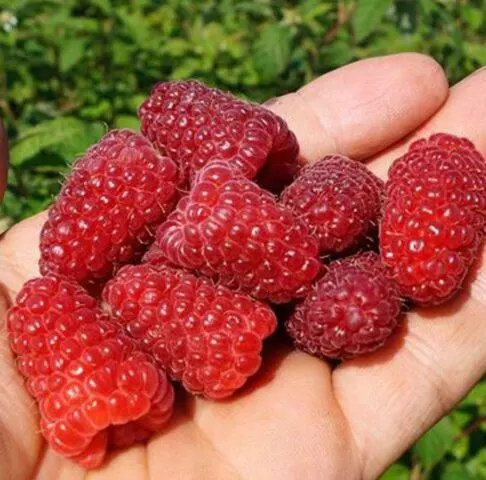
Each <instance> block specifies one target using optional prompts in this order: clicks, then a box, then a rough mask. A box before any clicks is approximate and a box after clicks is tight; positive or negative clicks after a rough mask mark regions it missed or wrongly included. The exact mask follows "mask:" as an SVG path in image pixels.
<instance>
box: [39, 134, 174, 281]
mask: <svg viewBox="0 0 486 480" xmlns="http://www.w3.org/2000/svg"><path fill="white" fill-rule="evenodd" d="M176 178H177V167H176V165H175V163H174V162H172V160H170V159H169V158H167V157H162V156H160V155H159V154H158V153H156V151H155V150H154V149H153V147H152V146H151V145H150V142H148V141H147V140H146V139H145V138H144V137H142V136H141V135H137V134H136V133H135V132H132V131H130V130H114V131H112V132H110V133H108V134H107V135H105V136H104V137H103V139H102V140H101V141H100V142H99V143H98V144H96V145H94V146H93V147H91V148H90V149H89V150H88V151H87V152H86V155H85V156H84V157H83V158H81V159H80V160H79V161H77V162H76V163H75V165H74V167H73V171H72V173H71V175H70V176H69V178H68V179H67V180H66V182H65V184H64V186H63V188H62V190H61V193H60V194H59V196H58V198H57V200H56V202H55V203H54V205H53V207H52V208H51V210H50V211H49V218H48V220H47V222H46V224H45V225H44V227H43V229H42V232H41V242H40V249H41V260H40V270H41V273H42V274H45V273H47V272H53V273H57V274H61V275H65V276H67V277H69V278H72V279H74V280H77V281H79V282H81V283H83V284H86V285H87V284H89V283H90V282H91V281H99V280H103V279H106V278H108V277H110V276H111V275H112V274H113V271H114V269H115V268H116V267H117V266H118V265H119V264H123V263H127V262H130V261H133V260H134V259H135V258H136V257H137V256H139V255H140V254H141V253H142V252H143V250H144V247H145V246H146V245H147V244H148V243H150V242H151V240H152V239H153V233H152V232H153V230H154V227H155V226H157V225H158V224H160V223H161V222H162V221H163V220H164V219H165V218H166V216H167V214H168V213H169V211H170V210H171V209H172V208H173V206H174V204H175V202H176Z"/></svg>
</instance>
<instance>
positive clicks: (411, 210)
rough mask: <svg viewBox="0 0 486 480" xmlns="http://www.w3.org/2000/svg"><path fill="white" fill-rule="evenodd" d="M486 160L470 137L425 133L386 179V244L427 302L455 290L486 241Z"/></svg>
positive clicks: (389, 257)
mask: <svg viewBox="0 0 486 480" xmlns="http://www.w3.org/2000/svg"><path fill="white" fill-rule="evenodd" d="M485 212H486V164H485V162H484V159H483V158H482V156H481V154H480V153H479V152H478V151H477V150H476V149H475V148H474V145H473V144H472V143H471V142H470V141H469V140H467V139H465V138H459V137H455V136H453V135H448V134H445V133H439V134H436V135H432V136H431V137H430V138H429V139H421V140H418V141H416V142H414V143H412V145H411V146H410V149H409V151H408V152H407V153H406V154H405V155H404V156H402V157H401V158H399V159H398V160H396V161H395V163H394V164H393V166H392V167H391V169H390V172H389V179H388V182H387V184H386V202H385V209H384V215H383V220H382V223H381V228H380V249H381V255H382V260H383V263H384V264H385V266H386V267H387V269H388V273H389V275H390V276H391V278H393V279H394V280H395V281H396V282H397V283H398V284H399V285H400V288H401V291H402V294H403V295H404V296H406V297H408V298H410V299H411V300H413V301H414V302H415V303H417V304H419V305H424V306H426V305H437V304H440V303H443V302H445V301H447V300H448V299H450V298H451V297H452V296H454V294H455V293H457V292H458V290H459V289H460V287H461V285H462V283H463V280H464V278H465V276H466V274H467V272H468V270H469V268H470V266H471V264H472V263H473V262H474V260H475V259H476V258H477V257H478V255H479V251H480V248H481V245H482V242H483V237H484V230H485Z"/></svg>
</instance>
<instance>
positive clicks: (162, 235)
mask: <svg viewBox="0 0 486 480" xmlns="http://www.w3.org/2000/svg"><path fill="white" fill-rule="evenodd" d="M156 242H157V244H158V246H159V247H160V252H159V253H161V254H163V255H165V257H166V258H167V260H168V261H169V262H170V263H172V264H174V265H177V266H181V267H184V268H188V269H197V270H198V271H199V272H200V273H201V274H203V275H205V276H208V277H211V278H215V279H217V280H218V281H219V282H220V283H222V284H224V285H226V286H229V287H230V288H236V289H239V290H241V291H242V292H245V293H249V294H251V295H253V296H254V297H256V298H260V299H268V300H270V301H272V302H275V303H285V302H288V301H290V300H291V299H293V298H301V297H304V296H305V295H306V294H307V291H308V289H309V287H310V285H311V284H312V281H313V280H314V279H315V277H316V276H317V275H318V273H319V271H320V268H321V264H320V262H319V259H318V253H319V252H318V250H319V247H318V242H317V240H316V239H314V238H313V237H312V236H311V235H310V234H309V232H308V229H307V227H306V225H305V224H304V223H303V222H302V221H300V220H298V219H296V218H295V217H294V216H293V215H292V212H291V211H290V210H289V209H288V208H286V207H284V206H282V205H278V204H277V202H276V200H275V198H274V196H273V195H272V194H271V193H269V192H267V191H265V190H263V189H261V188H260V187H259V186H258V185H256V184H255V183H253V182H252V181H251V180H248V179H247V178H245V177H244V176H243V175H242V174H241V173H240V172H239V171H238V170H236V169H234V168H232V167H231V166H230V165H228V163H226V162H223V161H215V162H212V163H211V164H209V165H207V166H206V167H204V168H203V169H202V170H201V171H200V172H199V173H198V175H197V177H196V179H195V182H194V186H193V189H192V190H191V192H190V193H189V195H188V196H186V197H184V198H182V199H181V201H180V202H179V204H178V206H177V207H176V209H175V210H174V212H172V214H171V215H170V216H169V218H168V219H167V221H166V222H164V223H163V224H162V225H161V226H160V227H159V229H158V230H157V236H156Z"/></svg>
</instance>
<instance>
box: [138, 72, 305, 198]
mask: <svg viewBox="0 0 486 480" xmlns="http://www.w3.org/2000/svg"><path fill="white" fill-rule="evenodd" d="M139 116H140V120H141V124H142V133H143V134H144V135H146V136H147V137H148V138H149V139H150V140H151V141H152V142H153V143H154V145H156V146H157V147H158V148H159V150H160V151H161V152H163V153H164V154H166V155H169V156H170V157H171V158H172V159H174V161H176V162H178V163H179V165H180V168H181V170H182V171H183V172H184V174H185V176H186V178H190V177H192V176H193V174H194V173H195V172H196V171H198V170H199V169H200V168H201V167H203V166H204V165H206V164H207V163H209V162H210V161H212V160H226V161H228V162H229V163H231V164H232V165H235V166H237V167H238V168H240V169H241V170H242V172H243V173H244V174H245V175H246V176H247V177H248V178H254V177H255V176H256V174H257V172H258V171H259V170H260V169H261V168H262V167H263V166H264V165H265V163H267V165H266V166H265V168H264V170H263V171H262V174H261V181H262V183H263V184H264V187H265V188H270V189H273V190H280V189H281V188H282V187H283V186H284V185H285V184H286V183H289V182H290V181H291V180H292V178H293V176H294V175H295V173H296V172H297V170H298V167H299V165H298V163H297V154H298V151H299V147H298V144H297V140H296V138H295V135H294V134H293V133H292V132H291V131H290V130H289V129H288V126H287V124H286V123H285V122H284V121H283V120H282V119H281V118H280V117H278V116H277V115H275V114H274V113H272V112H270V111H269V110H267V109H265V108H263V107H261V106H259V105H255V104H250V103H247V102H244V101H242V100H239V99H237V98H235V97H234V96H232V95H231V94H229V93H223V92H221V91H220V90H216V89H214V88H209V87H207V86H206V85H204V84H203V83H200V82H197V81H193V80H190V81H177V82H165V83H159V84H157V85H156V86H155V87H154V89H153V90H152V93H151V95H150V97H149V98H148V99H147V100H146V101H145V102H144V103H143V104H142V105H141V106H140V109H139Z"/></svg>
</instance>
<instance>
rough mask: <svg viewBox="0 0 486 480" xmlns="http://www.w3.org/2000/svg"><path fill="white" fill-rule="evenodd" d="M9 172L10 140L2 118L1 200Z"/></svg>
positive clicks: (0, 145)
mask: <svg viewBox="0 0 486 480" xmlns="http://www.w3.org/2000/svg"><path fill="white" fill-rule="evenodd" d="M7 172H8V141H7V135H6V134H5V129H4V128H3V123H2V121H1V120H0V200H2V198H3V194H4V193H5V190H6V188H7Z"/></svg>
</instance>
